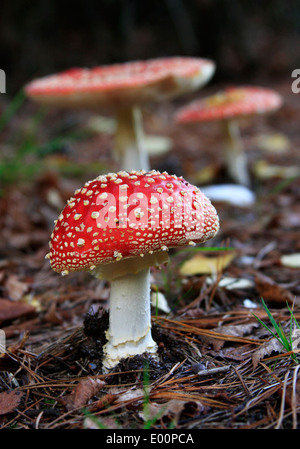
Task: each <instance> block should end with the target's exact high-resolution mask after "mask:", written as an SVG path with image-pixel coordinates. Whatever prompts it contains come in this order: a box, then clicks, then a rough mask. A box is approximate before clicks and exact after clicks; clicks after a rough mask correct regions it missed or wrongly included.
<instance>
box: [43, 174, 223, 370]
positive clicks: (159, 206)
mask: <svg viewBox="0 0 300 449" xmlns="http://www.w3.org/2000/svg"><path fill="white" fill-rule="evenodd" d="M218 229H219V219H218V215H217V212H216V210H215V208H214V207H213V206H212V204H211V202H210V201H209V200H208V198H207V197H206V196H205V195H204V194H203V193H202V192H201V191H200V190H199V189H198V188H197V187H195V186H193V185H191V184H189V183H188V182H187V181H185V180H184V179H183V178H181V177H177V176H175V175H169V174H168V173H166V172H163V173H160V172H158V171H154V170H152V171H150V172H145V171H138V172H136V171H132V172H130V173H128V172H125V171H121V172H118V173H109V174H107V175H101V176H98V177H97V178H96V179H94V180H92V181H88V182H87V183H86V184H85V185H84V187H83V188H81V189H78V190H76V191H75V193H74V195H73V197H72V198H70V200H69V201H68V204H67V205H66V206H65V208H64V209H63V211H62V212H61V214H60V215H59V217H58V219H57V220H56V222H55V227H54V230H53V233H52V235H51V241H50V251H49V254H48V255H47V256H46V257H47V258H49V259H50V263H51V267H52V268H53V270H55V271H56V272H60V273H62V274H64V275H66V274H69V273H70V272H72V271H82V270H86V271H89V272H90V273H91V274H93V275H94V276H96V277H97V278H99V279H106V280H108V281H110V282H111V294H110V313H109V329H108V331H107V340H108V342H107V344H106V345H105V347H104V360H103V366H104V367H105V368H106V369H110V368H112V367H114V366H115V365H116V364H117V363H118V362H119V361H120V360H121V359H122V358H126V357H131V356H134V355H137V354H143V353H144V352H149V353H152V354H155V353H156V349H157V348H156V343H155V342H154V341H153V339H152V336H151V315H150V303H151V301H150V278H149V275H150V267H151V266H160V265H162V264H166V263H167V262H168V254H167V250H168V248H172V247H173V248H176V247H181V246H184V245H188V244H190V245H194V244H196V243H201V242H205V241H206V240H208V239H211V238H213V237H214V236H215V234H216V233H217V232H218Z"/></svg>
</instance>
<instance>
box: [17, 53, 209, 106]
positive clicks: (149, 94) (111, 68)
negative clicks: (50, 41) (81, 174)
mask: <svg viewBox="0 0 300 449" xmlns="http://www.w3.org/2000/svg"><path fill="white" fill-rule="evenodd" d="M214 69H215V65H214V63H213V62H212V61H210V60H208V59H202V58H187V57H186V58H185V57H174V58H161V59H152V60H148V61H136V62H128V63H123V64H113V65H108V66H100V67H95V68H92V69H80V68H73V69H70V70H67V71H65V72H62V73H59V74H56V75H50V76H46V77H44V78H40V79H37V80H34V81H32V82H31V83H29V84H28V85H27V86H26V87H25V92H26V94H27V95H28V96H29V97H31V98H32V99H35V100H37V101H39V102H43V103H48V104H53V105H61V106H71V107H76V106H79V107H82V106H93V105H95V106H96V105H97V104H99V103H101V104H109V105H110V104H124V103H126V104H139V103H143V102H146V101H153V100H156V99H161V98H170V97H172V96H174V95H178V94H181V93H184V92H189V91H191V90H194V89H197V88H198V87H200V86H202V85H203V84H204V83H206V82H207V81H208V79H209V78H210V77H211V76H212V75H213V72H214Z"/></svg>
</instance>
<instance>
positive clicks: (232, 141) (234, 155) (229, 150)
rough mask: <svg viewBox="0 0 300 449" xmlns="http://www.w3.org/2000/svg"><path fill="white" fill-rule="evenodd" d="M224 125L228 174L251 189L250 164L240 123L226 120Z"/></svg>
mask: <svg viewBox="0 0 300 449" xmlns="http://www.w3.org/2000/svg"><path fill="white" fill-rule="evenodd" d="M224 124H225V126H224V128H225V138H226V155H225V164H226V168H227V171H228V174H229V175H230V176H231V177H232V179H233V180H234V181H236V182H238V183H239V184H242V185H244V186H247V187H249V186H250V177H249V172H248V162H247V157H246V154H245V152H244V149H243V143H242V139H241V136H240V129H239V126H238V123H237V121H236V120H225V121H224Z"/></svg>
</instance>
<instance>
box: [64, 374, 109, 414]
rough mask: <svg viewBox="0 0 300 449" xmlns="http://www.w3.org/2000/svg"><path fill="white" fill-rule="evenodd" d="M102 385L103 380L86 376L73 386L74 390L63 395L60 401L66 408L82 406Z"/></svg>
mask: <svg viewBox="0 0 300 449" xmlns="http://www.w3.org/2000/svg"><path fill="white" fill-rule="evenodd" d="M104 385H105V382H103V380H101V379H93V378H88V379H84V380H81V381H80V382H79V383H78V385H77V387H76V388H75V391H73V392H72V393H70V394H69V395H68V396H66V397H64V398H63V399H62V402H63V404H64V406H65V407H66V409H67V410H73V409H76V408H79V407H83V406H85V405H86V404H87V402H88V401H89V400H90V399H91V398H92V397H93V396H95V395H96V394H97V393H98V392H99V391H100V390H101V388H103V386H104Z"/></svg>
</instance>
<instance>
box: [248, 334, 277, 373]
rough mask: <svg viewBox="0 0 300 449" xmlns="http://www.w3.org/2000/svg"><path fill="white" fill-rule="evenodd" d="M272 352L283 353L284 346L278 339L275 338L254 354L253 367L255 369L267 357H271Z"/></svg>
mask: <svg viewBox="0 0 300 449" xmlns="http://www.w3.org/2000/svg"><path fill="white" fill-rule="evenodd" d="M272 352H279V353H280V352H283V346H282V344H281V343H279V341H278V340H277V338H275V337H273V338H271V340H269V341H267V342H266V343H264V344H263V345H262V346H260V347H259V348H258V349H257V350H256V351H255V352H254V353H253V354H252V365H253V367H254V368H256V367H257V365H258V362H259V361H260V360H261V359H263V358H264V357H265V356H269V355H271V354H272Z"/></svg>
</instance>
